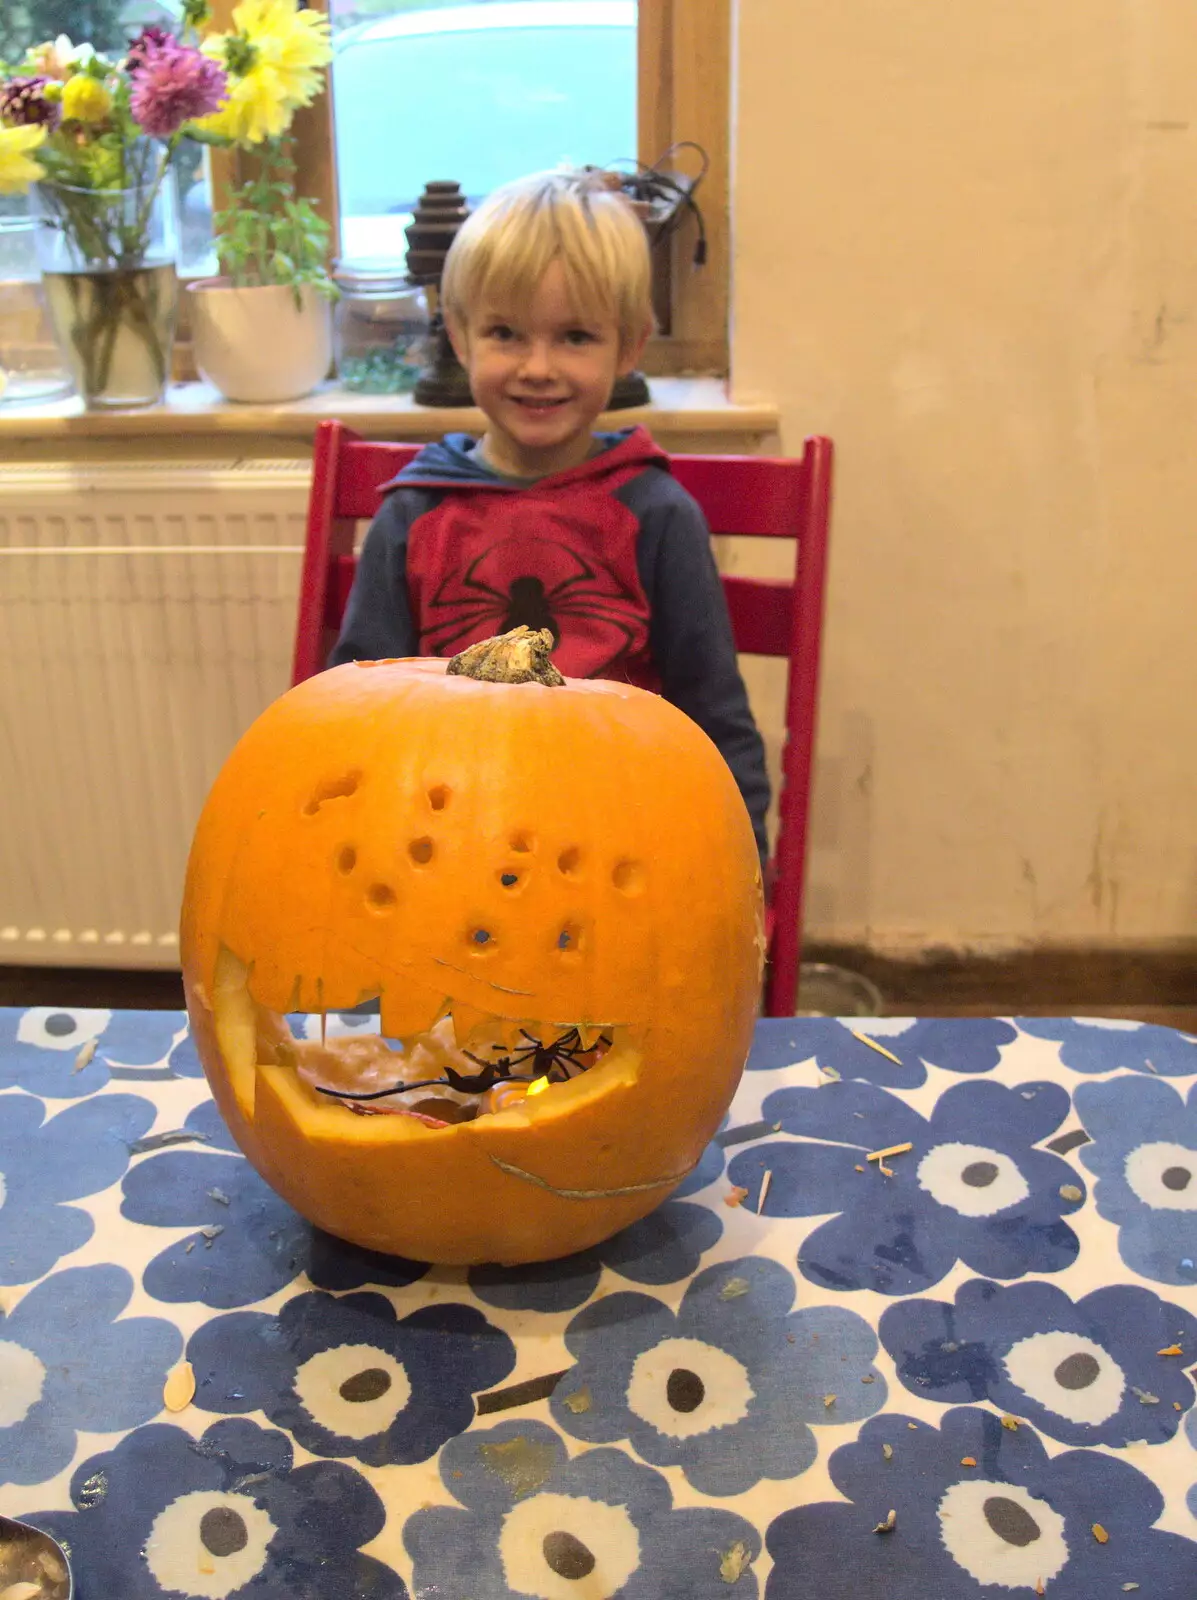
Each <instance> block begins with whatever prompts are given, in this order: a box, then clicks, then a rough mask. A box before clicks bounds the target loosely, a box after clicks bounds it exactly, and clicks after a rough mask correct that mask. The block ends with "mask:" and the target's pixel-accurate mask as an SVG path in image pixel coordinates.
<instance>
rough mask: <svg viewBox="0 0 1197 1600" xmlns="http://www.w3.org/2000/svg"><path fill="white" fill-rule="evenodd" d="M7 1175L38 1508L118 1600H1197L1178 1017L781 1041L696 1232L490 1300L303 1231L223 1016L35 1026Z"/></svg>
mask: <svg viewBox="0 0 1197 1600" xmlns="http://www.w3.org/2000/svg"><path fill="white" fill-rule="evenodd" d="M295 1021H296V1023H297V1025H299V1026H302V1027H306V1028H313V1027H316V1026H318V1023H316V1022H315V1020H314V1019H295ZM363 1025H365V1026H370V1025H375V1026H376V1025H377V1024H376V1021H375V1022H374V1023H373V1024H371V1023H367V1022H363V1019H362V1018H360V1017H357V1016H347V1017H343V1018H330V1019H329V1028H330V1031H337V1030H338V1029H350V1028H353V1027H355V1026H363ZM93 1042H94V1050H93ZM883 1151H890V1152H892V1153H890V1154H888V1155H883V1156H878V1154H877V1153H878V1152H883ZM0 1173H2V1174H3V1180H2V1183H0V1196H2V1197H3V1204H2V1206H0V1308H2V1309H3V1317H2V1319H0V1512H4V1513H7V1514H9V1515H17V1516H26V1515H27V1516H29V1517H30V1518H31V1520H33V1521H34V1522H36V1523H38V1524H39V1525H40V1526H42V1527H45V1528H47V1529H49V1530H50V1531H52V1532H54V1533H55V1534H56V1535H57V1536H58V1537H59V1538H61V1539H63V1540H65V1541H66V1542H67V1544H68V1545H69V1547H70V1549H71V1552H72V1557H73V1562H74V1566H75V1569H76V1592H77V1594H78V1595H79V1596H80V1600H114V1597H118V1596H119V1597H121V1600H140V1597H143V1596H144V1597H150V1596H160V1595H168V1594H169V1595H172V1596H176V1595H189V1596H190V1595H195V1596H205V1597H225V1596H233V1595H237V1596H242V1595H244V1596H246V1597H250V1596H252V1597H253V1600H284V1597H285V1600H306V1597H309V1596H310V1597H312V1600H316V1597H319V1600H340V1597H343V1596H354V1597H357V1596H362V1597H365V1596H369V1597H371V1600H392V1597H399V1596H421V1597H432V1596H437V1597H438V1600H491V1597H498V1596H502V1595H506V1594H518V1595H533V1596H538V1597H542V1600H559V1597H571V1596H579V1597H583V1600H597V1597H607V1596H613V1595H615V1594H618V1595H620V1596H622V1597H626V1600H671V1597H678V1600H681V1597H683V1596H684V1597H686V1600H692V1597H698V1600H708V1597H709V1600H714V1597H719V1600H723V1597H727V1596H730V1597H734V1600H745V1597H751V1596H755V1595H765V1596H767V1597H768V1600H798V1597H799V1596H818V1597H820V1600H838V1597H848V1596H857V1595H861V1596H864V1595H868V1596H877V1597H881V1600H970V1597H974V1596H976V1597H987V1600H993V1597H997V1596H1008V1595H1013V1596H1018V1595H1027V1596H1030V1595H1036V1594H1042V1593H1045V1594H1047V1595H1048V1596H1050V1597H1051V1600H1099V1597H1105V1596H1115V1595H1120V1594H1122V1593H1124V1592H1125V1593H1133V1592H1135V1591H1136V1590H1137V1591H1138V1592H1139V1593H1140V1594H1141V1595H1142V1596H1143V1600H1182V1597H1183V1600H1192V1597H1193V1596H1194V1595H1197V1455H1194V1446H1195V1445H1197V1420H1195V1419H1197V1412H1195V1410H1194V1386H1193V1381H1192V1376H1191V1372H1192V1370H1193V1369H1194V1365H1195V1363H1197V1265H1195V1263H1197V1039H1193V1038H1189V1037H1187V1036H1184V1035H1181V1034H1179V1033H1175V1032H1173V1031H1171V1030H1169V1029H1166V1028H1160V1027H1154V1026H1146V1025H1138V1024H1128V1023H1114V1022H1108V1021H1086V1020H1083V1019H1061V1020H1045V1019H1028V1018H1024V1019H1013V1020H1002V1019H997V1018H994V1019H967V1020H963V1019H961V1020H953V1021H933V1020H919V1021H904V1020H895V1019H876V1018H871V1019H868V1020H867V1021H859V1022H855V1023H847V1022H845V1023H840V1022H836V1021H834V1020H828V1019H821V1018H808V1019H789V1020H779V1021H762V1022H761V1023H760V1024H759V1025H758V1028H757V1033H756V1039H755V1043H754V1047H753V1051H752V1055H751V1057H750V1060H749V1063H748V1070H747V1071H746V1073H745V1075H744V1080H743V1083H742V1085H741V1088H740V1090H739V1093H738V1095H737V1098H736V1101H735V1103H734V1105H733V1107H732V1111H731V1113H730V1115H729V1117H728V1118H727V1120H726V1122H725V1124H724V1126H723V1127H722V1129H721V1130H720V1131H719V1133H718V1136H717V1137H716V1139H715V1141H714V1142H713V1143H712V1144H711V1146H710V1147H709V1148H708V1150H707V1151H706V1154H705V1155H704V1157H703V1160H702V1162H701V1164H700V1165H699V1167H698V1168H697V1170H696V1171H695V1172H694V1173H693V1174H691V1176H690V1177H689V1178H688V1179H687V1181H686V1182H685V1183H684V1184H683V1185H682V1187H681V1188H680V1189H679V1190H678V1191H677V1192H676V1195H675V1196H674V1197H673V1198H672V1199H670V1200H669V1201H668V1202H667V1203H666V1204H665V1205H663V1206H662V1207H661V1208H660V1209H659V1210H658V1211H656V1212H655V1213H653V1214H652V1215H651V1216H650V1217H648V1218H647V1219H646V1220H645V1221H643V1222H641V1223H639V1224H638V1225H637V1226H635V1227H634V1228H632V1229H630V1230H629V1231H628V1232H627V1233H625V1234H623V1235H621V1236H619V1237H617V1238H615V1239H613V1240H611V1241H609V1242H608V1243H607V1244H605V1245H602V1246H600V1247H598V1248H596V1249H594V1250H591V1251H588V1252H586V1253H585V1254H583V1255H580V1256H576V1257H573V1258H571V1259H569V1260H567V1261H564V1262H557V1263H553V1264H550V1265H547V1266H543V1267H536V1268H521V1269H516V1270H510V1271H504V1270H500V1269H497V1268H484V1269H476V1270H471V1271H468V1272H467V1271H465V1270H450V1269H435V1268H433V1269H430V1268H427V1267H425V1266H423V1265H421V1264H419V1263H414V1262H408V1261H403V1260H398V1259H394V1258H387V1257H382V1256H377V1255H372V1254H370V1253H369V1252H365V1251H362V1250H359V1249H355V1248H352V1247H350V1246H347V1245H344V1244H341V1243H339V1242H337V1241H336V1240H333V1239H331V1238H329V1237H327V1236H325V1235H321V1234H319V1233H317V1232H314V1230H312V1229H311V1228H310V1227H309V1226H308V1225H307V1224H305V1223H303V1222H302V1221H301V1220H300V1219H299V1218H298V1217H296V1215H295V1214H294V1213H293V1212H292V1211H291V1210H290V1209H289V1208H288V1207H287V1206H286V1205H285V1204H284V1203H283V1202H282V1201H281V1200H278V1199H277V1198H275V1196H274V1195H273V1194H272V1193H271V1192H270V1191H269V1190H268V1189H267V1188H266V1187H265V1186H264V1185H263V1184H262V1182H261V1181H260V1180H259V1179H258V1178H257V1177H256V1175H255V1174H254V1173H253V1171H252V1170H251V1169H250V1168H249V1166H248V1164H247V1163H246V1162H245V1161H244V1160H242V1158H241V1157H240V1156H239V1155H238V1154H237V1153H236V1152H235V1150H234V1149H233V1147H232V1145H231V1144H230V1142H229V1139H228V1136H227V1135H226V1134H225V1132H224V1130H223V1128H222V1126H221V1124H220V1122H219V1119H218V1118H217V1116H216V1115H215V1112H214V1108H213V1106H212V1104H211V1102H210V1100H209V1099H208V1096H207V1092H206V1088H205V1085H204V1081H203V1078H202V1076H201V1074H200V1068H199V1064H198V1061H197V1058H196V1055H195V1052H194V1050H193V1048H192V1046H191V1043H190V1041H189V1039H188V1036H187V1029H186V1019H185V1017H183V1016H182V1015H181V1014H179V1013H161V1012H159V1013H155V1012H130V1011H124V1012H121V1011H114V1012H109V1011H101V1010H91V1011H79V1010H75V1011H71V1010H66V1009H63V1010H55V1009H53V1008H49V1007H41V1008H36V1009H30V1010H24V1011H21V1010H5V1011H0ZM184 1359H186V1360H187V1361H189V1362H190V1364H191V1367H192V1370H193V1372H194V1375H195V1380H196V1384H197V1387H196V1390H195V1395H194V1399H193V1400H192V1401H191V1403H190V1404H184V1405H183V1408H182V1409H179V1410H173V1411H172V1410H169V1409H166V1408H165V1407H164V1387H165V1386H166V1385H167V1378H168V1374H170V1373H171V1372H172V1370H174V1369H176V1368H177V1367H178V1364H179V1363H180V1362H181V1361H182V1360H184ZM175 1381H177V1380H175ZM183 1399H184V1400H185V1395H184V1396H183Z"/></svg>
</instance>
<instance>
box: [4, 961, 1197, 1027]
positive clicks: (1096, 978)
mask: <svg viewBox="0 0 1197 1600" xmlns="http://www.w3.org/2000/svg"><path fill="white" fill-rule="evenodd" d="M817 955H818V958H819V959H823V960H826V959H831V958H832V957H833V956H834V958H835V959H836V961H837V962H838V963H839V964H841V965H845V966H849V967H851V968H852V969H853V970H857V971H867V973H868V976H869V977H870V978H871V979H872V980H873V982H874V983H876V984H877V985H878V987H879V989H880V990H881V993H882V996H883V1000H884V1003H883V1006H882V1014H883V1015H885V1016H903V1017H904V1016H916V1017H987V1016H1105V1017H1123V1018H1127V1019H1128V1020H1135V1021H1140V1022H1157V1023H1162V1024H1164V1025H1165V1026H1167V1027H1172V1028H1179V1029H1180V1030H1181V1031H1182V1032H1185V1033H1197V963H1193V964H1191V965H1187V966H1186V965H1183V964H1182V966H1181V967H1180V968H1179V969H1178V970H1177V971H1171V970H1169V972H1167V973H1165V974H1163V975H1161V974H1159V973H1157V974H1156V975H1155V977H1154V978H1152V977H1151V976H1150V975H1149V974H1145V973H1144V970H1143V968H1142V966H1141V964H1134V965H1133V966H1128V967H1127V968H1126V969H1125V970H1124V971H1122V972H1121V975H1120V971H1119V969H1118V967H1117V964H1116V963H1114V964H1110V963H1104V964H1102V963H1099V964H1097V965H1095V964H1094V963H1093V962H1092V961H1090V962H1088V963H1087V964H1085V965H1084V967H1083V969H1077V970H1072V969H1071V968H1069V967H1067V966H1065V967H1064V968H1061V966H1060V963H1059V962H1058V961H1056V962H1055V963H1053V962H1052V961H1051V960H1049V959H1045V960H1044V961H1042V962H1040V963H1038V964H1036V963H1035V962H1034V960H1033V959H1028V960H1026V961H1024V962H1022V963H1021V965H1020V967H1019V969H1018V970H1016V971H1012V970H1011V968H1010V965H1009V963H1003V964H1001V965H999V966H994V965H993V964H989V963H976V964H972V965H971V966H970V965H968V964H965V963H960V962H953V963H951V964H950V965H949V966H948V967H947V968H945V969H944V970H943V971H939V972H937V971H936V968H935V964H934V963H931V964H927V963H920V964H919V965H917V966H904V967H900V966H897V965H895V964H893V963H890V964H886V963H879V962H877V961H876V960H875V959H873V960H870V959H869V958H868V957H867V956H866V955H865V954H864V953H862V952H843V951H835V952H832V951H819V952H817ZM853 957H855V964H854V961H853ZM0 1005H5V1006H46V1005H57V1006H102V1007H113V1008H124V1007H128V1008H132V1009H147V1010H181V1009H182V1006H183V989H182V984H181V982H180V979H179V975H178V973H177V972H120V971H115V970H112V969H108V968H105V969H101V970H97V969H93V968H77V967H76V968H59V967H0Z"/></svg>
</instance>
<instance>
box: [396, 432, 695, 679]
mask: <svg viewBox="0 0 1197 1600" xmlns="http://www.w3.org/2000/svg"><path fill="white" fill-rule="evenodd" d="M664 460H666V457H665V456H664V453H663V452H662V451H660V450H658V449H657V447H656V446H655V445H654V444H653V443H652V441H651V439H649V438H648V435H647V434H645V433H644V432H643V430H638V432H637V433H633V434H632V435H631V436H630V437H628V438H627V439H625V440H623V441H622V442H621V443H619V444H618V445H615V446H613V447H612V448H610V449H608V450H605V451H603V453H602V454H601V455H597V456H594V457H592V458H591V460H589V461H586V462H584V463H583V464H582V465H581V466H579V467H574V468H572V469H571V470H570V471H568V472H559V473H555V474H554V475H553V476H552V477H549V478H543V479H541V480H540V481H538V482H536V483H531V484H527V485H521V486H520V487H519V488H514V487H513V486H512V485H510V484H507V483H504V481H503V480H502V479H497V478H495V477H494V476H493V474H489V473H488V474H487V477H486V478H485V479H483V480H482V481H480V482H475V481H473V479H470V480H468V481H467V482H466V483H464V484H463V483H461V481H460V480H456V481H455V482H454V485H453V487H452V488H450V489H448V492H446V493H444V494H442V495H440V496H439V497H438V498H437V501H436V503H435V504H434V505H432V506H430V507H429V509H428V510H426V511H424V512H423V513H422V514H421V515H419V516H417V517H416V519H415V520H414V521H413V522H412V524H411V525H410V527H409V529H408V535H407V598H408V604H409V606H410V607H411V615H412V622H413V624H414V626H415V628H416V632H417V634H418V638H419V653H420V654H421V655H434V656H449V655H456V654H457V652H458V651H459V650H464V649H465V647H466V646H467V645H470V644H474V643H475V642H476V641H477V640H479V639H489V638H491V637H492V636H493V635H494V634H497V633H505V632H506V631H507V630H508V629H509V628H515V627H518V626H519V624H520V623H526V624H527V625H528V627H530V628H548V629H550V630H551V631H552V634H553V641H554V651H553V659H554V661H555V662H556V664H557V666H558V667H559V668H560V669H561V671H562V672H563V673H564V674H565V675H566V677H569V678H618V679H621V680H623V681H625V682H630V683H635V684H638V685H639V686H640V687H641V688H652V689H658V688H659V687H660V677H659V675H658V673H657V671H656V669H655V667H654V665H653V661H652V656H651V654H650V651H649V605H648V598H647V596H646V595H645V592H644V589H643V586H642V585H641V582H640V576H639V573H638V571H637V567H636V553H637V542H638V540H639V537H640V522H639V519H638V518H637V516H636V515H635V513H634V512H633V511H632V510H630V509H629V507H628V506H627V505H626V504H625V503H624V502H623V501H622V500H620V499H619V498H618V497H617V495H616V491H617V490H618V489H619V488H621V487H622V486H623V485H624V484H626V483H628V482H629V481H630V480H631V479H632V478H634V477H636V476H637V475H638V474H640V473H641V472H643V471H644V470H645V467H646V466H647V464H648V462H649V461H664ZM401 481H402V483H403V484H404V486H407V485H408V484H409V483H410V482H411V479H410V478H408V477H406V476H405V477H404V478H403V479H402V480H401ZM419 481H420V482H421V483H422V485H423V486H425V487H427V488H433V487H438V488H439V487H441V486H442V485H443V484H445V481H446V480H445V479H443V478H440V477H439V475H438V477H437V478H436V479H434V480H431V481H430V479H429V478H428V477H421V479H420V480H419Z"/></svg>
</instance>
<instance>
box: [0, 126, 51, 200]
mask: <svg viewBox="0 0 1197 1600" xmlns="http://www.w3.org/2000/svg"><path fill="white" fill-rule="evenodd" d="M45 137H46V130H45V128H43V127H37V126H34V127H23V128H5V127H0V194H22V193H24V191H25V190H26V189H27V188H28V187H29V185H30V184H31V183H36V182H37V180H38V179H39V178H44V177H45V175H46V174H45V172H44V171H43V170H42V166H41V163H40V162H38V161H35V160H34V159H33V157H32V156H31V155H30V154H29V152H30V151H31V150H36V149H37V147H38V145H39V144H41V142H42V140H43V139H44V138H45Z"/></svg>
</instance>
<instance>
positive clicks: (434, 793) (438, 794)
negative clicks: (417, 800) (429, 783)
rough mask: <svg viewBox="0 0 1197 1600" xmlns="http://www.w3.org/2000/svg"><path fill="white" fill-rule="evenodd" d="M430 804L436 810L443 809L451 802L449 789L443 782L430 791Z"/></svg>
mask: <svg viewBox="0 0 1197 1600" xmlns="http://www.w3.org/2000/svg"><path fill="white" fill-rule="evenodd" d="M428 804H429V805H430V806H431V807H432V809H433V810H434V811H443V810H444V809H445V807H446V806H447V805H448V804H449V791H448V789H447V788H446V787H445V785H444V784H443V783H438V784H437V786H436V788H435V789H429V791H428Z"/></svg>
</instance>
